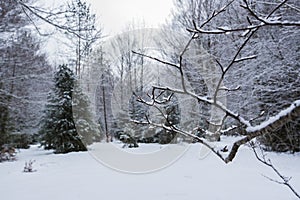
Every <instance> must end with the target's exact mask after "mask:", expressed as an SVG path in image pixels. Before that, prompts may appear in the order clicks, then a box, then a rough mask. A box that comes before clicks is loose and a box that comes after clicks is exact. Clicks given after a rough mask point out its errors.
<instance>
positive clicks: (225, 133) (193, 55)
mask: <svg viewBox="0 0 300 200" xmlns="http://www.w3.org/2000/svg"><path fill="white" fill-rule="evenodd" d="M40 3H41V2H39V0H0V148H1V152H0V170H1V164H4V163H8V162H7V161H9V163H10V161H13V162H11V163H12V164H13V163H14V162H17V160H18V154H19V153H18V152H19V151H20V150H19V149H27V150H28V149H31V148H32V147H35V145H37V146H39V149H44V150H47V151H51V152H53V153H54V154H67V153H71V152H78V153H79V152H85V151H91V149H94V148H95V149H97V148H96V146H97V145H98V146H99V148H100V147H101V145H102V147H103V145H107V144H115V145H117V146H119V148H120V149H121V150H125V151H129V152H132V151H135V150H134V149H141V148H143V147H145V145H154V147H155V148H156V147H158V146H161V147H165V146H168V145H169V146H172V145H177V146H180V145H183V144H184V145H194V144H199V145H202V146H203V147H205V148H206V149H207V151H208V152H210V153H212V154H213V155H215V157H216V158H215V159H217V160H220V161H221V162H222V163H224V164H227V165H229V163H235V160H236V159H238V157H239V152H243V150H244V148H247V149H248V150H249V152H252V153H253V155H254V157H255V159H252V161H253V160H255V161H258V162H259V163H261V164H262V165H263V166H265V167H267V168H269V170H271V171H273V172H274V173H275V175H276V179H273V178H268V177H267V179H268V181H269V182H270V183H272V182H273V183H278V185H280V186H281V187H286V188H287V189H288V191H289V192H290V193H291V194H292V195H293V196H292V197H293V198H300V196H299V193H297V188H296V186H294V184H292V183H290V179H288V178H287V177H286V176H285V175H283V173H282V171H281V170H280V169H279V168H278V167H277V166H276V165H275V164H273V162H272V160H271V159H269V158H268V154H269V153H271V155H273V154H274V155H284V156H290V158H297V159H298V160H299V152H300V64H299V60H300V54H299V52H300V49H299V48H300V29H299V27H300V21H299V19H300V2H299V1H298V0H262V1H256V0H173V8H172V10H171V15H170V16H169V18H168V19H167V20H166V21H165V22H162V25H161V26H160V27H155V28H154V27H151V26H148V25H147V24H145V23H144V22H142V21H140V22H137V21H135V22H132V23H130V24H126V26H125V28H124V29H123V31H122V32H121V33H118V34H115V35H107V34H106V33H105V27H102V26H101V17H98V16H97V15H96V14H95V12H94V10H93V7H92V4H90V3H89V1H85V0H69V1H66V2H62V3H61V4H60V5H58V6H50V7H49V6H44V7H43V4H40ZM49 41H50V43H53V44H54V45H55V48H56V51H57V52H56V54H55V55H54V54H53V51H52V50H51V49H49ZM95 145H96V146H95ZM155 145H156V146H155ZM98 146H97V147H98ZM102 147H101V148H102ZM101 148H100V149H101ZM180 148H181V147H180ZM102 150H103V149H102ZM105 150H106V149H105ZM105 150H103V151H105ZM180 152H183V150H182V151H181V150H180ZM100 154H101V153H100ZM100 154H99V155H100ZM176 155H177V154H176ZM94 156H95V157H97V159H100V160H102V158H103V159H104V157H101V156H98V154H96V153H95V154H94ZM250 160H251V159H250ZM102 161H103V162H104V163H106V164H107V165H111V166H114V164H112V163H109V162H110V161H106V160H105V159H104V160H102ZM124 162H127V161H124ZM128 162H133V163H135V162H134V161H128ZM253 162H254V161H253ZM29 164H30V167H29V168H28V166H29ZM32 164H33V163H32V161H30V162H28V163H26V167H25V168H26V170H25V169H24V170H25V171H28V170H29V171H30V172H31V171H32ZM279 166H280V164H279ZM112 168H114V167H112ZM121 168H122V167H121ZM118 169H119V168H118ZM298 169H299V168H298ZM120 170H121V171H122V170H123V169H120ZM124 170H125V168H124ZM125 171H126V170H125ZM150 171H151V170H150ZM195 173H196V172H195ZM298 174H299V172H298ZM296 177H297V175H296ZM298 177H299V175H298ZM297 184H298V186H299V181H298V182H295V185H297ZM266 198H267V197H266Z"/></svg>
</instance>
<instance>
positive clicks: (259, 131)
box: [225, 100, 300, 163]
mask: <svg viewBox="0 0 300 200" xmlns="http://www.w3.org/2000/svg"><path fill="white" fill-rule="evenodd" d="M299 116H300V100H297V101H295V102H293V103H292V104H291V106H290V107H289V108H287V109H285V110H283V111H281V112H280V113H278V114H277V115H276V116H274V117H271V118H270V119H269V120H267V121H265V122H263V123H261V124H260V125H258V126H254V127H253V126H247V128H246V132H247V135H246V136H245V137H244V138H242V139H240V140H238V141H237V142H235V143H234V144H233V146H232V149H231V151H230V153H229V155H228V157H227V158H226V159H225V162H226V163H228V162H231V161H232V160H233V159H234V157H235V155H236V153H237V151H238V149H239V147H240V146H241V145H243V144H246V143H248V142H250V141H251V140H252V139H254V138H256V137H258V136H262V135H265V134H267V133H272V132H274V131H275V130H277V129H279V128H281V127H282V126H284V125H285V124H286V123H287V122H289V121H292V120H294V119H296V118H297V117H299Z"/></svg>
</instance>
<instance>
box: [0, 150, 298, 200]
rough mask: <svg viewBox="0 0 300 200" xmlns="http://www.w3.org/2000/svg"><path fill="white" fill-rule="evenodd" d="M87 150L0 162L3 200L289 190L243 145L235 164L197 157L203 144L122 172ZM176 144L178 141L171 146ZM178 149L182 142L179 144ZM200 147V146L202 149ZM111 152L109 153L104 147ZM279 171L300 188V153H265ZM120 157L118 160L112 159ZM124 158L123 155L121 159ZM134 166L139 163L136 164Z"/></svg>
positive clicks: (239, 197)
mask: <svg viewBox="0 0 300 200" xmlns="http://www.w3.org/2000/svg"><path fill="white" fill-rule="evenodd" d="M106 145H108V144H98V145H96V146H95V145H94V146H92V147H91V150H90V151H89V152H83V153H70V154H66V155H55V154H53V153H52V152H51V151H45V150H43V149H40V148H38V146H32V147H31V148H30V149H28V150H21V151H20V153H18V155H17V161H15V162H4V163H0V177H1V179H0V194H1V197H0V198H1V199H3V200H4V199H5V200H76V199H80V200H81V199H82V200H102V199H110V200H129V199H130V200H135V199H136V200H196V199H198V200H200V199H203V200H211V199H213V200H217V199H219V200H248V199H249V200H260V199H262V200H269V199H272V200H288V199H297V198H296V197H295V196H294V195H293V194H292V193H291V192H290V190H289V189H288V188H287V187H285V186H283V185H279V184H277V183H274V182H271V181H270V180H268V179H266V178H265V177H264V176H263V175H265V176H269V177H271V178H277V177H276V176H275V175H274V173H273V171H271V170H270V169H269V168H267V167H265V166H264V165H262V164H261V163H260V162H258V161H257V160H256V159H255V157H254V155H253V152H252V151H251V150H250V149H248V148H247V147H244V148H242V149H241V150H240V152H239V153H238V155H237V158H236V159H235V160H234V162H233V163H230V164H227V165H226V164H224V163H222V162H221V161H220V160H219V159H218V158H217V157H216V156H214V155H213V154H209V155H208V156H207V157H205V158H202V157H200V153H199V152H201V145H200V144H192V145H189V148H188V149H187V151H186V152H185V153H184V154H183V155H182V156H181V158H180V159H178V160H177V161H176V162H174V163H173V164H171V165H170V166H168V167H166V168H163V169H161V170H157V171H155V172H152V173H141V174H130V173H122V172H119V171H116V170H113V169H111V168H109V167H107V166H104V165H103V164H101V162H99V161H98V160H97V159H95V155H94V153H93V151H94V149H96V148H97V146H98V147H107V148H109V147H108V146H106ZM174 146H175V148H177V147H176V145H174ZM163 148H168V146H161V145H141V147H140V148H138V149H130V151H133V152H134V151H137V152H138V153H143V151H144V150H145V151H149V150H153V151H158V150H160V149H163ZM178 148H182V146H180V145H178ZM202 150H203V149H202ZM108 152H109V151H108ZM268 157H270V158H271V159H272V161H273V163H274V165H276V166H277V167H278V169H279V170H280V171H281V172H282V173H283V174H285V175H287V176H292V177H293V178H292V180H291V184H292V185H293V186H294V187H295V189H296V190H298V191H299V190H300V154H296V155H288V154H275V153H269V154H268ZM116 159H119V158H116ZM29 160H35V161H36V162H35V163H34V164H33V168H34V170H36V172H33V173H24V172H23V168H24V165H25V162H26V161H29ZM120 162H124V159H123V160H122V159H120ZM136 164H137V165H138V163H136Z"/></svg>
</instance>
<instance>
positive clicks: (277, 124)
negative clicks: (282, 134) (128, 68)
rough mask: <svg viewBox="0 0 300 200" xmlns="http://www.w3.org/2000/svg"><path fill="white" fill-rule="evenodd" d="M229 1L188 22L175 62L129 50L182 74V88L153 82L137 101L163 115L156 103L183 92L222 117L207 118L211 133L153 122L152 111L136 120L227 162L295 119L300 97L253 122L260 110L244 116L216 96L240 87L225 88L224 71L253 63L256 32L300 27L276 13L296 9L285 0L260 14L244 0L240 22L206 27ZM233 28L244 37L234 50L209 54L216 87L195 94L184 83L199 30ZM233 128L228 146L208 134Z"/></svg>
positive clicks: (226, 30)
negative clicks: (191, 142)
mask: <svg viewBox="0 0 300 200" xmlns="http://www.w3.org/2000/svg"><path fill="white" fill-rule="evenodd" d="M233 2H234V1H230V2H229V3H227V4H225V5H224V6H223V7H221V8H220V9H218V10H215V11H213V13H212V14H211V15H209V17H208V18H207V19H206V20H204V21H203V22H201V23H199V21H197V22H196V21H195V20H193V21H192V27H189V28H187V31H188V32H190V34H191V37H190V39H189V40H188V42H187V43H186V45H185V46H184V48H183V49H182V51H181V52H180V53H179V55H178V57H177V60H176V62H170V61H166V60H164V59H160V58H157V57H155V56H151V55H147V54H144V53H140V52H136V51H133V53H135V54H137V55H140V56H143V57H145V58H148V59H151V60H155V61H157V62H159V63H162V64H164V65H166V66H169V67H172V68H173V69H174V70H176V71H177V73H178V74H179V75H180V79H181V87H180V88H171V87H168V86H153V88H152V93H151V95H150V97H151V100H147V99H144V98H142V97H141V96H138V97H137V101H139V102H141V103H143V104H146V105H148V106H150V107H153V108H155V109H157V110H158V111H159V112H160V113H161V114H162V116H164V117H165V116H166V113H165V112H164V111H163V110H162V109H161V108H160V106H159V105H161V104H166V103H168V102H169V101H170V98H171V96H172V95H173V94H181V95H185V96H189V97H191V98H194V99H196V100H197V101H199V102H204V103H207V104H209V105H211V106H212V107H215V108H217V109H218V110H219V111H220V112H221V113H222V116H223V117H222V119H221V120H220V121H219V123H217V124H216V123H213V122H211V121H209V120H208V123H210V124H211V126H214V127H216V128H215V130H214V131H213V132H212V131H210V130H208V129H206V130H203V127H194V129H193V130H192V131H187V130H184V129H182V128H179V127H178V126H176V125H172V123H168V124H161V123H155V122H154V121H155V119H154V118H153V117H151V116H147V117H146V121H143V122H139V121H135V122H136V123H143V124H149V125H151V126H155V127H160V128H164V129H166V130H169V131H174V132H176V133H178V134H181V135H185V136H188V137H191V138H193V139H194V140H196V141H197V142H199V143H202V144H203V145H205V146H206V147H208V148H209V149H210V150H211V151H212V152H213V153H215V154H216V155H217V156H218V157H219V158H220V159H221V160H223V161H224V162H225V163H229V162H231V161H232V160H233V159H234V158H235V156H236V154H237V152H238V150H239V148H240V147H241V146H243V145H245V144H247V143H248V142H250V141H252V140H253V139H255V138H258V137H260V136H264V135H266V134H268V133H271V132H274V131H276V130H277V129H279V128H281V127H282V126H284V125H285V124H286V123H288V122H290V121H292V120H295V119H296V118H298V117H299V116H300V97H296V98H295V99H294V101H293V102H291V103H290V105H289V106H287V107H285V108H282V110H281V111H277V114H275V115H274V116H272V117H269V118H268V119H266V120H264V121H262V122H260V123H257V122H254V121H255V120H256V119H257V118H259V117H261V115H262V114H263V113H261V114H259V113H258V114H257V116H256V117H255V118H249V116H247V115H244V116H243V115H242V114H241V113H238V112H236V111H234V110H233V109H232V108H229V107H228V106H227V105H225V104H224V103H223V102H222V101H220V99H221V98H222V96H223V94H222V92H224V91H225V92H227V93H232V92H234V91H237V90H239V89H240V87H234V88H228V87H224V85H223V83H224V80H225V78H226V77H227V76H228V74H229V73H230V71H232V70H233V69H234V68H235V66H236V65H239V66H241V67H242V66H243V63H247V61H248V62H251V60H254V59H257V57H258V56H257V54H255V53H253V54H252V52H253V51H252V52H251V51H247V48H248V46H249V44H250V43H251V42H252V40H253V39H254V38H256V37H259V35H258V32H259V31H266V30H268V29H266V28H268V27H278V28H281V29H287V28H289V27H293V28H294V30H295V31H298V32H299V29H298V27H299V26H300V24H299V21H297V20H281V19H280V18H278V17H277V16H276V13H277V12H278V11H279V10H280V9H281V8H282V7H284V6H291V7H293V8H295V6H292V5H291V4H288V3H287V1H282V2H281V3H278V4H272V5H273V8H272V9H270V11H269V13H267V14H266V15H261V14H259V13H258V12H257V11H256V10H255V4H253V3H251V2H250V1H247V0H243V1H242V3H241V5H240V9H242V12H243V13H247V17H245V19H246V23H242V24H240V25H238V24H234V25H233V26H231V27H229V26H228V27H224V26H215V27H214V26H212V27H210V28H206V27H208V24H210V23H211V22H212V21H214V20H215V19H217V18H218V17H219V16H221V15H222V13H224V12H226V10H228V9H229V8H230V5H231V4H232V3H233ZM296 13H297V14H298V17H299V10H297V11H296ZM298 19H299V18H298ZM247 23H248V24H247ZM231 33H239V35H240V37H242V40H240V41H241V42H240V44H239V45H238V46H237V48H234V51H233V52H232V55H231V56H230V58H226V59H224V58H223V59H219V58H218V57H212V59H211V63H210V65H213V63H215V64H216V65H217V66H218V67H219V74H220V75H219V77H218V79H217V80H216V86H215V88H214V92H213V93H211V94H208V95H201V94H200V95H199V94H196V93H195V92H194V91H193V90H191V89H190V88H189V87H188V80H187V77H186V71H185V65H186V59H188V55H189V53H190V51H191V49H192V45H193V42H195V41H197V40H198V38H201V37H202V36H203V35H213V36H214V35H230V34H231ZM254 52H255V51H254ZM256 52H259V49H256ZM162 92H170V96H169V98H165V99H164V100H163V101H162V100H160V99H159V95H157V94H161V93H162ZM233 106H234V105H233ZM165 120H168V118H167V117H165ZM230 123H231V125H230ZM199 130H200V132H204V134H198V133H199ZM233 130H236V133H237V134H238V136H239V137H237V139H236V141H235V142H233V143H231V144H228V145H227V146H220V145H218V144H217V143H215V142H213V143H211V140H210V139H211V137H208V136H213V135H215V134H217V135H221V136H222V135H226V134H228V133H229V132H232V131H233Z"/></svg>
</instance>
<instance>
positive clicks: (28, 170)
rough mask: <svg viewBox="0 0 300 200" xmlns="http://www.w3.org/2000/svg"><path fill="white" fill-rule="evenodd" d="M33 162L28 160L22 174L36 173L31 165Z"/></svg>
mask: <svg viewBox="0 0 300 200" xmlns="http://www.w3.org/2000/svg"><path fill="white" fill-rule="evenodd" d="M34 162H35V160H29V161H28V162H25V166H24V170H23V172H26V173H30V172H36V170H35V169H33V163H34Z"/></svg>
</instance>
